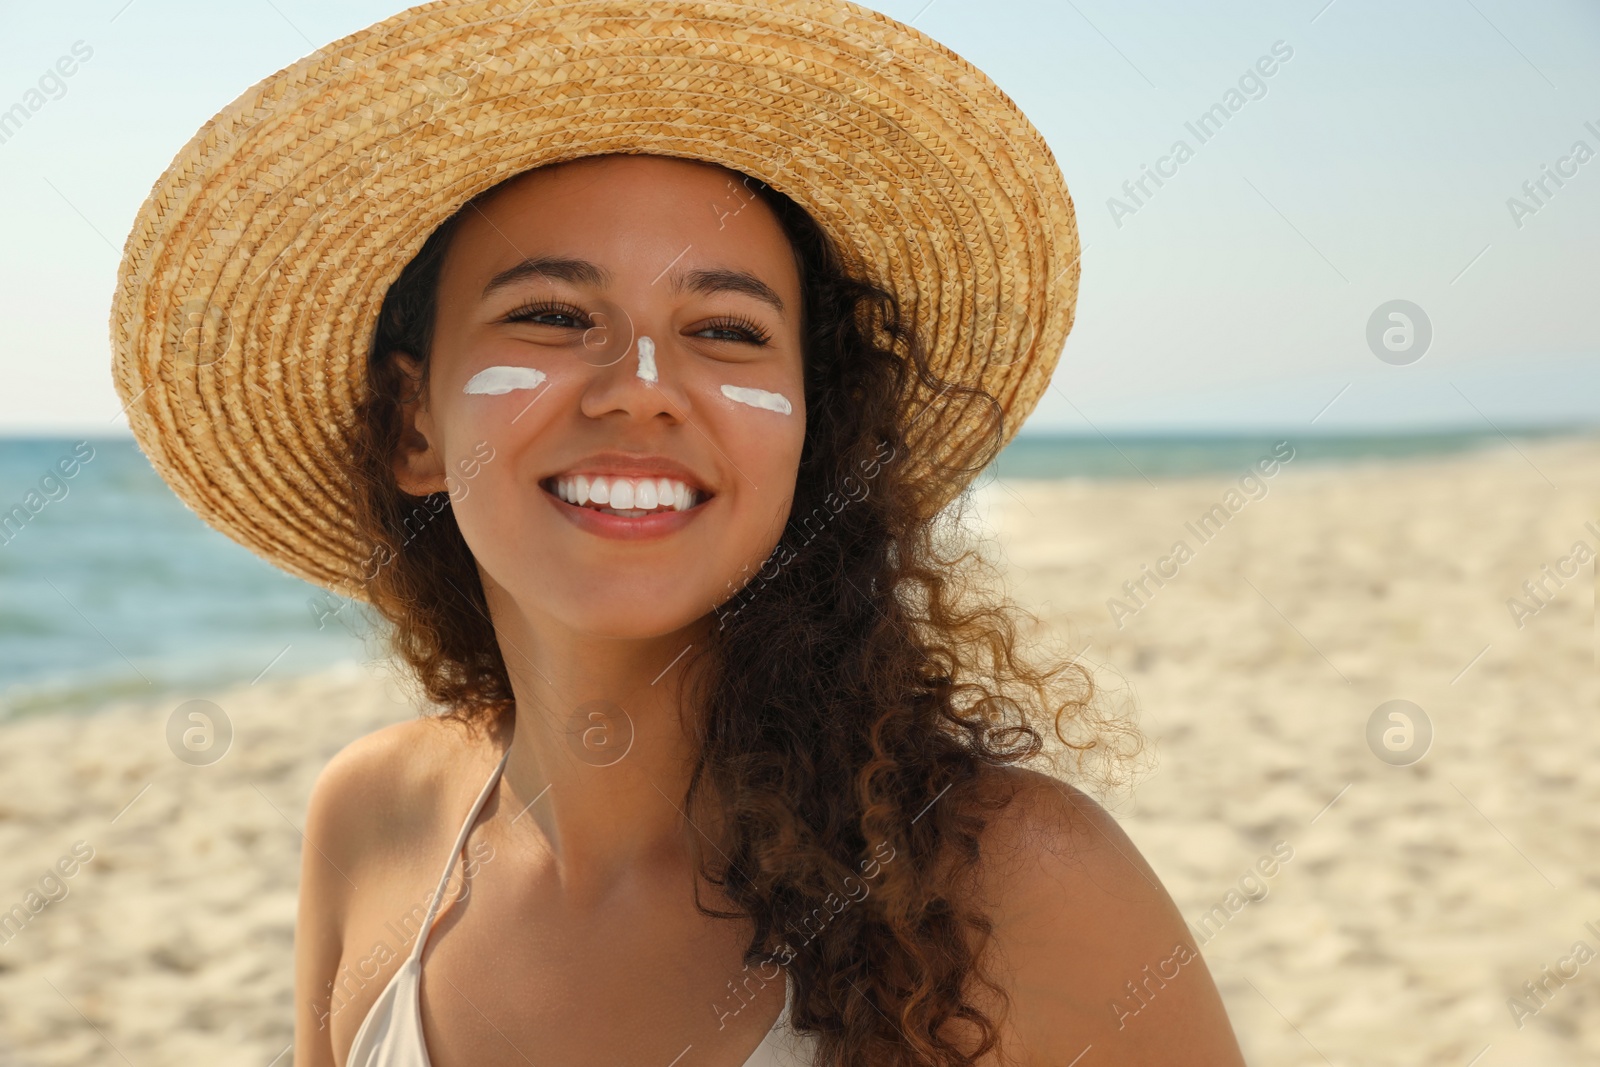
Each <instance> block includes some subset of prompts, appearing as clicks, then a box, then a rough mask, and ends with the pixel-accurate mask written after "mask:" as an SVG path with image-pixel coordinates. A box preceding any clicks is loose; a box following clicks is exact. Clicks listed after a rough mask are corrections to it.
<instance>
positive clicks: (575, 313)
mask: <svg viewBox="0 0 1600 1067" xmlns="http://www.w3.org/2000/svg"><path fill="white" fill-rule="evenodd" d="M547 316H554V317H556V318H565V319H574V320H577V321H574V322H548V321H541V320H543V319H545V318H546V317H547ZM500 321H501V322H531V323H533V324H535V325H537V326H558V327H566V328H574V329H576V328H578V327H580V326H582V327H583V328H585V329H587V325H586V324H587V323H588V316H587V315H585V314H584V313H583V311H582V309H580V308H575V307H573V306H572V305H571V304H560V303H552V302H551V301H548V300H541V301H538V302H535V303H528V304H522V305H520V306H518V307H515V308H513V309H511V310H510V311H508V312H507V313H506V314H505V317H503V318H502V319H501V320H500Z"/></svg>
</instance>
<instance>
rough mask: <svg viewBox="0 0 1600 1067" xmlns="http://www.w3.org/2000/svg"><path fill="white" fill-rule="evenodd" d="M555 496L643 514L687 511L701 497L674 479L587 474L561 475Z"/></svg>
mask: <svg viewBox="0 0 1600 1067" xmlns="http://www.w3.org/2000/svg"><path fill="white" fill-rule="evenodd" d="M552 484H553V487H554V489H555V491H556V495H557V496H558V497H560V498H561V499H562V500H565V501H566V502H567V503H569V504H576V505H578V506H579V507H595V508H604V509H607V510H610V511H614V512H628V513H631V514H634V515H643V514H647V513H648V512H651V511H657V510H664V509H667V508H671V509H672V510H674V511H687V510H688V509H689V508H691V507H693V506H694V505H695V502H696V500H697V499H698V494H697V493H696V492H695V491H694V490H693V489H691V488H689V486H688V485H686V484H685V483H683V482H679V481H674V480H673V479H671V478H608V477H606V476H604V475H598V476H595V477H590V476H589V475H586V474H577V475H561V476H559V477H557V478H555V479H554V480H553V483H552Z"/></svg>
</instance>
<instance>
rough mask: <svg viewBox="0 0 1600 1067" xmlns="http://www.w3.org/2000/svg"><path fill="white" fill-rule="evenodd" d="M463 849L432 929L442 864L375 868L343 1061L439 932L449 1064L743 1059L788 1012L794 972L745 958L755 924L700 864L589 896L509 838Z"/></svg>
mask: <svg viewBox="0 0 1600 1067" xmlns="http://www.w3.org/2000/svg"><path fill="white" fill-rule="evenodd" d="M445 847H446V848H448V847H449V846H448V845H446V846H445ZM463 859H464V860H465V862H464V863H463V862H459V861H458V863H457V864H456V866H455V868H454V870H453V872H452V874H451V877H450V880H449V882H448V883H447V886H446V892H445V896H444V899H443V902H442V903H441V905H440V912H439V915H438V917H437V919H436V920H435V922H434V924H433V926H432V928H431V931H424V930H423V929H422V923H423V920H424V918H425V915H426V912H427V908H428V904H429V902H430V901H431V899H432V896H433V893H434V890H435V889H436V888H437V879H438V877H439V871H438V869H437V868H435V869H434V870H433V871H431V872H428V871H425V870H423V869H421V868H420V867H417V868H414V867H411V866H410V865H402V864H397V865H396V866H395V869H394V870H393V871H392V872H391V873H390V874H389V876H387V877H383V878H374V877H363V878H362V879H360V881H361V882H362V883H363V884H364V886H365V887H367V888H366V889H365V891H363V892H357V893H353V894H352V897H353V902H352V906H351V907H350V909H349V913H348V914H347V917H346V925H345V938H344V947H343V957H342V959H341V961H340V967H339V970H338V980H337V981H336V983H335V989H334V991H333V993H334V995H333V998H332V1003H331V1005H330V1007H331V1011H330V1013H329V1017H328V1018H329V1024H330V1025H331V1027H332V1034H331V1037H332V1043H333V1047H334V1049H335V1050H337V1052H336V1056H337V1057H338V1058H339V1059H340V1061H341V1062H342V1061H343V1059H344V1056H345V1055H346V1052H347V1050H348V1049H349V1047H350V1044H351V1042H352V1041H353V1039H354V1037H355V1033H356V1031H357V1030H358V1029H359V1028H360V1026H361V1023H362V1021H363V1020H364V1019H365V1017H366V1015H367V1013H368V1012H369V1011H370V1010H371V1007H372V1004H373V1003H374V1002H375V1001H376V1000H377V998H378V996H379V994H380V993H381V992H382V991H383V988H384V986H385V985H387V984H388V982H389V980H390V979H391V978H392V977H393V975H394V974H395V973H396V972H397V971H398V970H399V969H400V966H401V964H402V963H403V962H404V961H405V959H406V958H407V956H409V955H410V954H411V953H412V951H413V950H414V949H415V948H416V945H417V937H418V936H420V935H421V934H423V933H426V935H427V937H426V941H425V943H424V945H423V950H422V957H421V958H422V976H421V988H420V996H419V1002H420V1008H421V1018H422V1024H423V1033H424V1035H425V1036H426V1041H427V1047H428V1054H429V1058H430V1059H431V1061H432V1064H433V1067H465V1065H469V1064H471V1065H489V1064H499V1063H506V1064H523V1063H561V1064H563V1065H564V1067H602V1065H604V1067H611V1065H614V1064H616V1063H619V1062H629V1063H657V1064H663V1065H665V1064H670V1063H674V1062H679V1063H685V1062H691V1061H692V1062H694V1063H695V1064H696V1067H743V1065H744V1064H745V1063H746V1062H747V1060H748V1059H749V1057H750V1055H751V1053H752V1052H753V1051H754V1050H755V1049H756V1047H757V1046H758V1045H759V1044H760V1043H761V1041H762V1040H763V1038H764V1037H765V1036H766V1034H767V1032H768V1030H769V1029H770V1028H771V1027H772V1024H773V1022H774V1021H775V1020H776V1019H777V1017H778V1014H779V1012H780V1011H781V1010H782V1007H783V1003H784V995H785V985H784V982H785V977H784V975H783V974H782V973H781V972H780V971H779V970H778V968H776V967H770V968H766V969H765V970H763V969H761V968H758V967H746V966H745V964H744V962H743V960H742V958H741V952H742V949H743V946H744V940H745V938H746V937H747V936H748V926H747V924H744V923H737V922H732V921H728V920H718V919H713V918H710V917H707V916H704V915H701V914H699V913H698V912H697V911H696V909H695V907H694V903H693V897H692V887H691V884H690V882H689V879H688V875H687V871H686V870H678V871H657V872H641V873H640V874H639V876H638V877H637V878H633V879H629V880H627V881H625V882H623V883H620V884H619V885H617V887H616V888H615V889H614V890H612V891H609V892H608V893H606V894H605V895H604V896H603V897H601V898H598V899H596V900H594V901H592V902H590V903H587V904H585V905H583V906H574V905H573V903H572V902H571V900H570V898H569V896H568V895H567V894H564V893H563V892H562V890H561V886H560V881H559V879H558V878H556V877H555V875H554V873H553V871H552V870H550V869H549V867H548V865H547V864H541V863H540V862H538V861H537V860H536V859H533V858H530V857H527V856H519V855H516V854H515V852H514V850H511V849H507V848H506V847H505V846H504V845H501V846H500V847H498V848H497V847H496V846H495V844H494V843H492V842H490V841H488V840H483V839H477V840H471V839H469V841H468V844H467V847H466V848H465V849H464V850H463ZM380 885H381V886H382V888H381V889H379V888H377V887H378V886H380ZM701 892H702V897H703V898H705V899H707V901H708V903H713V904H715V905H716V906H723V905H724V904H725V902H723V901H719V900H713V899H711V898H710V897H709V896H708V890H707V889H706V888H705V887H702V890H701ZM680 1057H681V1058H680Z"/></svg>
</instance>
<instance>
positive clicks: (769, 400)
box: [722, 385, 794, 415]
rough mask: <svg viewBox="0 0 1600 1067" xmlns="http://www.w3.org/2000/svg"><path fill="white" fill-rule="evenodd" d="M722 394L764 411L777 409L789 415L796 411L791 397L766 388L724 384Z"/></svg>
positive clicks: (782, 413)
mask: <svg viewBox="0 0 1600 1067" xmlns="http://www.w3.org/2000/svg"><path fill="white" fill-rule="evenodd" d="M722 395H723V396H725V397H727V398H728V399H729V400H734V401H737V402H738V403H741V404H749V405H750V406H751V407H753V408H761V409H763V410H764V411H776V412H777V413H778V414H780V415H788V414H790V413H791V412H793V411H794V405H793V404H790V403H789V398H788V397H786V396H784V395H783V394H782V393H769V392H767V391H766V390H765V389H747V388H745V387H744V386H742V385H724V386H723V387H722Z"/></svg>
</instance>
